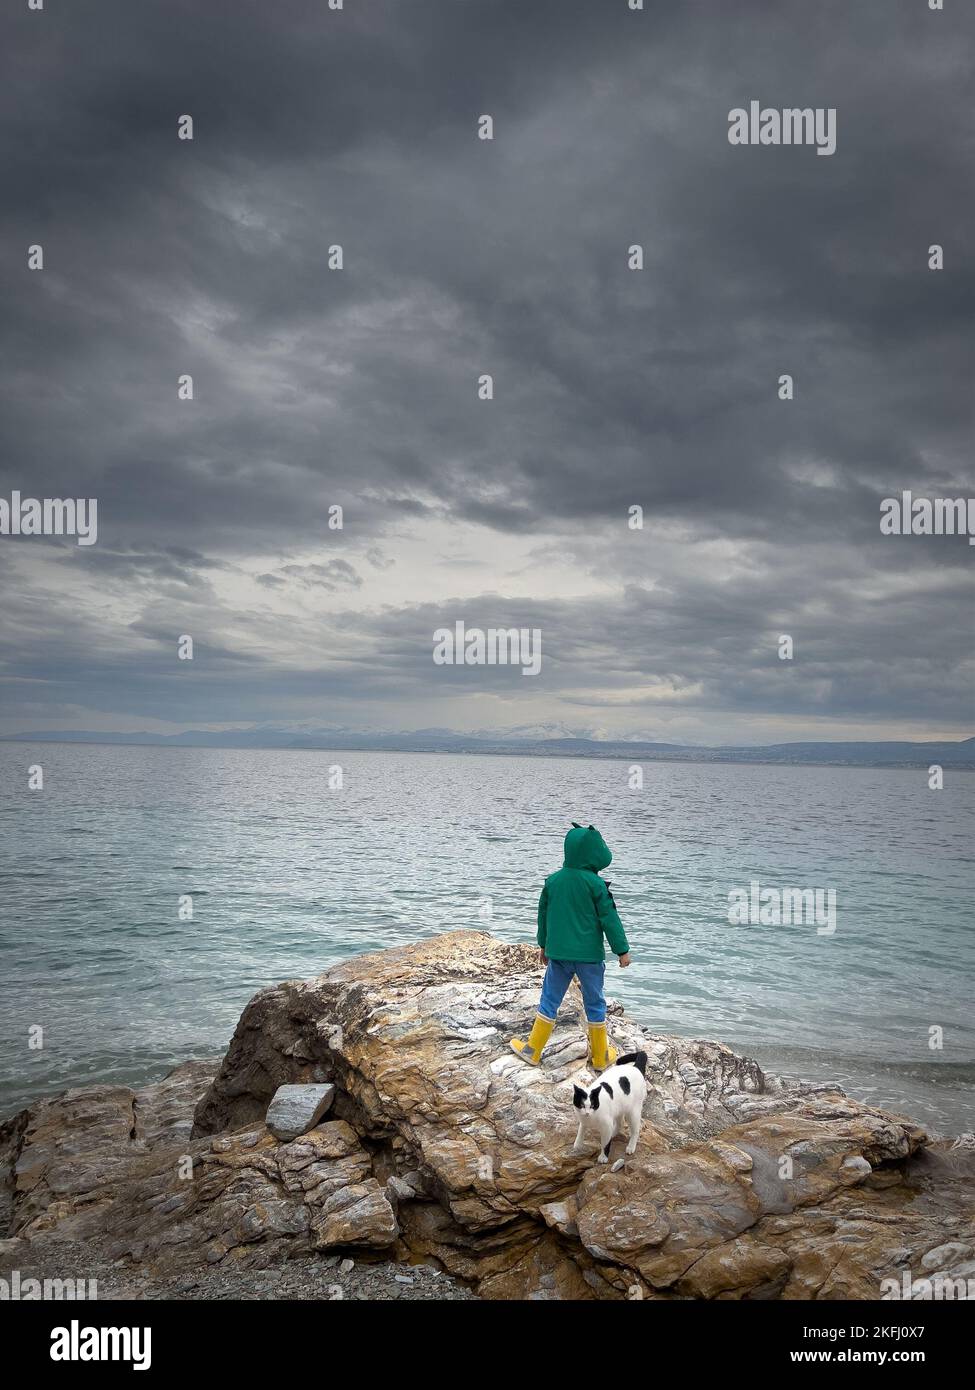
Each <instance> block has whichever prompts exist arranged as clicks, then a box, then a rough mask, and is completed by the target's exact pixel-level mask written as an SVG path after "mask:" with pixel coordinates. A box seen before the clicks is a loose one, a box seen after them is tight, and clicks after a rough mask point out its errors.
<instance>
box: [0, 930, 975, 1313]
mask: <svg viewBox="0 0 975 1390" xmlns="http://www.w3.org/2000/svg"><path fill="white" fill-rule="evenodd" d="M539 984H540V972H539V970H538V967H537V952H536V951H535V950H529V949H528V948H522V947H517V946H511V945H508V944H506V943H504V942H500V941H496V940H494V939H493V938H491V937H490V936H488V935H487V934H486V933H483V932H475V931H467V932H453V933H450V934H448V935H445V936H440V937H434V938H432V939H428V940H425V941H422V942H419V943H416V944H414V945H411V946H407V947H401V948H397V949H395V950H389V951H381V952H377V953H375V954H373V955H368V956H360V957H355V958H352V959H348V960H345V961H343V962H342V963H341V964H339V965H337V966H334V967H333V968H332V969H330V970H328V971H326V972H325V974H323V975H321V976H320V977H319V978H318V979H316V980H310V981H297V980H292V981H288V982H286V983H284V984H281V985H277V986H274V987H273V988H270V989H265V990H262V991H261V992H260V993H259V994H257V995H256V996H255V997H254V999H253V1000H251V1002H250V1004H249V1005H248V1006H247V1008H246V1009H245V1010H244V1013H243V1015H242V1017H241V1020H240V1023H239V1024H238V1027H237V1030H236V1032H235V1034H234V1037H233V1040H232V1042H231V1045H230V1048H229V1050H228V1052H227V1055H226V1057H225V1058H224V1060H223V1062H222V1064H221V1066H220V1068H219V1071H218V1072H217V1074H216V1075H215V1076H214V1077H213V1079H212V1081H211V1080H210V1072H209V1071H201V1072H200V1073H199V1074H198V1075H196V1076H195V1077H194V1076H193V1075H192V1074H184V1075H183V1077H182V1079H178V1080H175V1081H170V1082H169V1085H168V1089H167V1090H163V1091H158V1090H156V1089H155V1088H152V1087H150V1088H145V1089H144V1090H143V1091H142V1092H139V1093H133V1092H131V1091H128V1090H127V1089H126V1088H124V1087H101V1088H99V1087H95V1088H86V1090H84V1091H83V1092H67V1093H66V1094H65V1095H64V1096H62V1097H59V1098H58V1099H57V1100H56V1101H45V1102H41V1103H40V1104H39V1105H37V1106H33V1107H30V1108H29V1109H28V1110H27V1111H24V1112H21V1115H20V1116H17V1117H15V1118H14V1121H12V1122H8V1125H6V1126H4V1127H2V1128H0V1191H2V1190H3V1189H4V1182H5V1183H6V1188H7V1190H8V1191H9V1194H10V1196H9V1203H10V1209H11V1210H10V1219H9V1221H8V1223H7V1230H6V1231H4V1229H3V1227H0V1236H3V1235H4V1234H6V1235H8V1236H21V1235H22V1236H25V1237H29V1238H30V1241H31V1244H32V1247H33V1246H35V1245H36V1244H37V1243H38V1242H40V1243H42V1244H43V1242H45V1241H48V1240H51V1241H59V1240H65V1241H66V1240H72V1239H74V1240H88V1239H95V1238H96V1236H98V1237H99V1238H102V1237H104V1238H105V1239H106V1240H108V1241H109V1243H110V1250H111V1251H112V1257H113V1258H117V1259H120V1260H124V1261H126V1262H127V1264H129V1265H130V1266H133V1267H134V1266H138V1267H140V1268H142V1269H148V1270H150V1271H152V1272H153V1273H154V1274H155V1275H160V1274H161V1275H166V1274H168V1273H170V1272H171V1273H173V1274H174V1275H176V1274H178V1275H180V1276H183V1277H189V1275H190V1272H191V1271H192V1270H194V1269H206V1268H207V1267H208V1266H209V1267H210V1268H211V1269H215V1270H217V1271H219V1270H221V1269H224V1268H241V1267H246V1268H263V1267H264V1266H266V1265H267V1264H269V1263H270V1262H272V1261H275V1260H278V1259H280V1258H284V1257H289V1258H290V1257H292V1256H296V1257H301V1258H308V1257H309V1256H315V1255H316V1252H323V1251H328V1250H335V1251H338V1252H340V1254H341V1252H344V1251H345V1250H347V1249H350V1248H354V1247H359V1248H363V1247H365V1248H368V1249H373V1250H388V1251H395V1253H396V1254H397V1256H398V1257H399V1258H400V1259H409V1260H410V1261H411V1262H412V1263H413V1264H416V1263H418V1262H422V1261H426V1262H431V1261H434V1262H436V1263H437V1265H438V1266H439V1267H441V1268H443V1269H444V1270H445V1271H446V1272H447V1273H448V1274H450V1275H453V1276H455V1277H456V1278H459V1279H463V1280H465V1281H469V1282H470V1283H472V1284H473V1285H474V1286H475V1287H476V1289H477V1291H478V1292H479V1294H480V1295H481V1296H482V1297H484V1298H492V1299H530V1300H553V1299H584V1300H592V1299H626V1298H653V1299H665V1298H699V1299H720V1300H726V1299H749V1300H754V1299H769V1298H786V1299H793V1298H862V1299H874V1298H877V1297H878V1296H879V1293H880V1281H881V1280H882V1279H884V1278H887V1277H896V1278H899V1277H900V1274H901V1273H902V1272H903V1271H904V1270H908V1269H910V1270H914V1271H915V1272H919V1271H920V1270H921V1269H922V1268H924V1269H929V1268H930V1269H933V1268H934V1265H935V1264H936V1265H937V1266H938V1267H939V1268H940V1269H950V1270H951V1271H952V1272H953V1273H957V1271H958V1269H959V1268H964V1267H965V1266H964V1261H966V1260H968V1259H969V1257H970V1254H971V1251H972V1249H973V1248H975V1238H973V1217H975V1191H973V1188H975V1184H973V1177H975V1153H973V1152H972V1151H971V1150H969V1149H967V1148H966V1147H964V1146H962V1147H959V1148H952V1146H951V1142H950V1141H935V1142H933V1143H932V1142H929V1141H928V1139H927V1136H926V1135H925V1134H924V1131H923V1130H922V1129H921V1128H920V1127H919V1126H917V1125H915V1124H913V1123H912V1122H911V1121H910V1120H907V1119H904V1118H903V1117H900V1116H896V1115H891V1114H887V1113H885V1112H883V1111H879V1110H876V1109H873V1108H872V1107H869V1106H865V1105H860V1104H859V1103H857V1102H856V1101H853V1100H851V1099H850V1098H849V1097H847V1096H845V1095H844V1094H843V1092H842V1091H841V1090H840V1089H839V1088H838V1087H831V1086H822V1085H818V1086H811V1085H807V1084H804V1083H801V1082H793V1081H789V1080H788V1079H786V1078H782V1077H776V1078H774V1081H773V1082H772V1083H771V1084H768V1083H767V1081H766V1077H765V1075H764V1074H763V1072H762V1070H761V1068H760V1067H759V1066H758V1065H757V1063H755V1062H754V1061H751V1060H749V1059H748V1058H744V1057H740V1056H738V1055H737V1054H736V1053H734V1052H732V1051H731V1050H730V1049H729V1048H727V1047H725V1046H723V1045H722V1044H720V1043H715V1042H706V1041H702V1040H686V1039H681V1038H676V1037H670V1036H663V1035H656V1034H652V1033H649V1032H647V1031H646V1030H644V1029H642V1028H640V1027H639V1026H638V1025H636V1024H634V1023H633V1022H632V1021H631V1020H629V1019H627V1017H626V1016H625V1015H624V1014H623V1012H622V1010H621V1009H620V1007H619V1005H618V1004H614V1003H611V1006H610V1014H609V1026H610V1032H611V1033H612V1035H613V1038H614V1041H615V1042H616V1044H617V1045H618V1046H620V1047H622V1048H625V1049H627V1050H634V1049H637V1048H639V1049H641V1050H643V1051H645V1052H646V1053H647V1055H648V1065H647V1081H648V1098H647V1104H646V1108H645V1114H644V1123H643V1126H642V1130H641V1135H640V1139H639V1143H638V1145H637V1149H636V1152H635V1154H633V1155H632V1156H630V1157H627V1158H626V1159H625V1162H624V1165H623V1167H622V1168H621V1169H619V1171H612V1170H613V1168H614V1167H616V1164H615V1162H613V1163H610V1164H608V1165H596V1164H595V1163H594V1161H593V1159H594V1157H595V1155H590V1154H584V1155H581V1156H580V1155H574V1154H573V1153H572V1152H571V1150H572V1142H573V1139H574V1135H575V1128H576V1125H575V1112H574V1109H573V1106H572V1086H573V1083H574V1082H575V1081H576V1080H579V1079H580V1078H584V1079H588V1080H591V1079H592V1078H591V1074H590V1073H587V1072H586V1070H585V1067H586V1041H585V1034H584V1028H583V1020H582V1015H581V1000H580V999H579V997H578V993H577V991H576V990H575V988H573V990H572V992H570V995H569V996H568V997H567V1001H566V1006H565V1007H564V1009H563V1013H562V1016H561V1017H560V1019H559V1022H558V1025H557V1027H556V1029H555V1031H554V1033H553V1035H552V1039H551V1042H550V1045H549V1047H548V1048H547V1049H546V1052H545V1056H544V1058H543V1062H542V1066H541V1067H538V1068H533V1067H529V1066H528V1065H527V1064H526V1063H525V1062H524V1061H523V1060H522V1059H520V1058H518V1057H516V1056H515V1055H514V1054H513V1053H511V1052H510V1051H509V1050H508V1048H507V1046H506V1040H507V1038H508V1037H510V1036H512V1035H514V1034H516V1033H518V1032H520V1031H522V1030H523V1029H524V1028H526V1027H527V1026H530V1022H531V1018H532V1016H533V1014H534V1011H535V1007H536V1005H537V1002H538V988H539ZM174 1075H175V1074H174ZM160 1085H161V1086H164V1087H165V1086H166V1083H160ZM281 1087H286V1088H287V1087H297V1088H300V1090H301V1091H302V1092H304V1093H306V1094H307V1092H308V1091H310V1090H315V1091H316V1092H317V1093H321V1092H322V1091H323V1090H325V1089H328V1088H333V1090H332V1094H333V1095H334V1101H333V1104H332V1108H331V1110H330V1111H329V1112H328V1113H329V1118H328V1119H327V1120H326V1121H324V1122H321V1114H319V1115H317V1116H315V1107H314V1106H308V1105H307V1104H306V1105H305V1107H304V1110H303V1119H302V1121H301V1132H294V1134H293V1135H292V1131H296V1124H292V1125H291V1126H290V1128H283V1129H282V1130H281V1132H282V1133H285V1134H288V1135H289V1137H288V1138H287V1139H286V1140H283V1139H281V1138H280V1137H278V1136H277V1135H276V1134H274V1133H272V1132H270V1131H269V1128H268V1127H267V1126H266V1125H265V1123H264V1117H265V1115H266V1114H267V1113H268V1107H269V1105H270V1104H271V1102H272V1101H273V1100H275V1097H276V1093H278V1092H279V1088H281ZM190 1091H194V1093H195V1094H196V1096H197V1103H196V1105H195V1111H194V1119H193V1128H192V1137H191V1138H187V1135H186V1131H187V1123H188V1118H189V1116H188V1102H187V1095H188V1094H189V1092H190ZM316 1104H317V1102H316ZM149 1117H151V1122H150V1119H149ZM309 1126H310V1127H309ZM611 1157H612V1158H613V1159H614V1160H615V1159H616V1158H618V1157H619V1154H618V1153H616V1152H614V1153H613V1154H612V1155H611ZM3 1165H5V1168H6V1174H7V1177H6V1179H5V1180H4V1179H3ZM329 1258H334V1257H329ZM925 1259H927V1260H928V1261H929V1263H928V1264H927V1265H922V1261H923V1260H925ZM352 1267H353V1266H352V1263H351V1261H350V1260H348V1259H347V1258H343V1259H342V1262H341V1263H340V1264H339V1265H338V1267H337V1268H338V1269H339V1271H344V1272H348V1270H349V1269H351V1268H352Z"/></svg>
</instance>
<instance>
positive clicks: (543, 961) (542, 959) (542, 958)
mask: <svg viewBox="0 0 975 1390" xmlns="http://www.w3.org/2000/svg"><path fill="white" fill-rule="evenodd" d="M538 963H539V965H548V956H547V955H546V954H545V952H544V951H543V950H542V948H541V946H539V948H538Z"/></svg>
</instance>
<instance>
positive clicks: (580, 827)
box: [572, 820, 582, 830]
mask: <svg viewBox="0 0 975 1390" xmlns="http://www.w3.org/2000/svg"><path fill="white" fill-rule="evenodd" d="M572 829H573V830H581V829H582V826H581V825H580V824H579V822H578V821H577V820H574V821H573V822H572Z"/></svg>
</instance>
